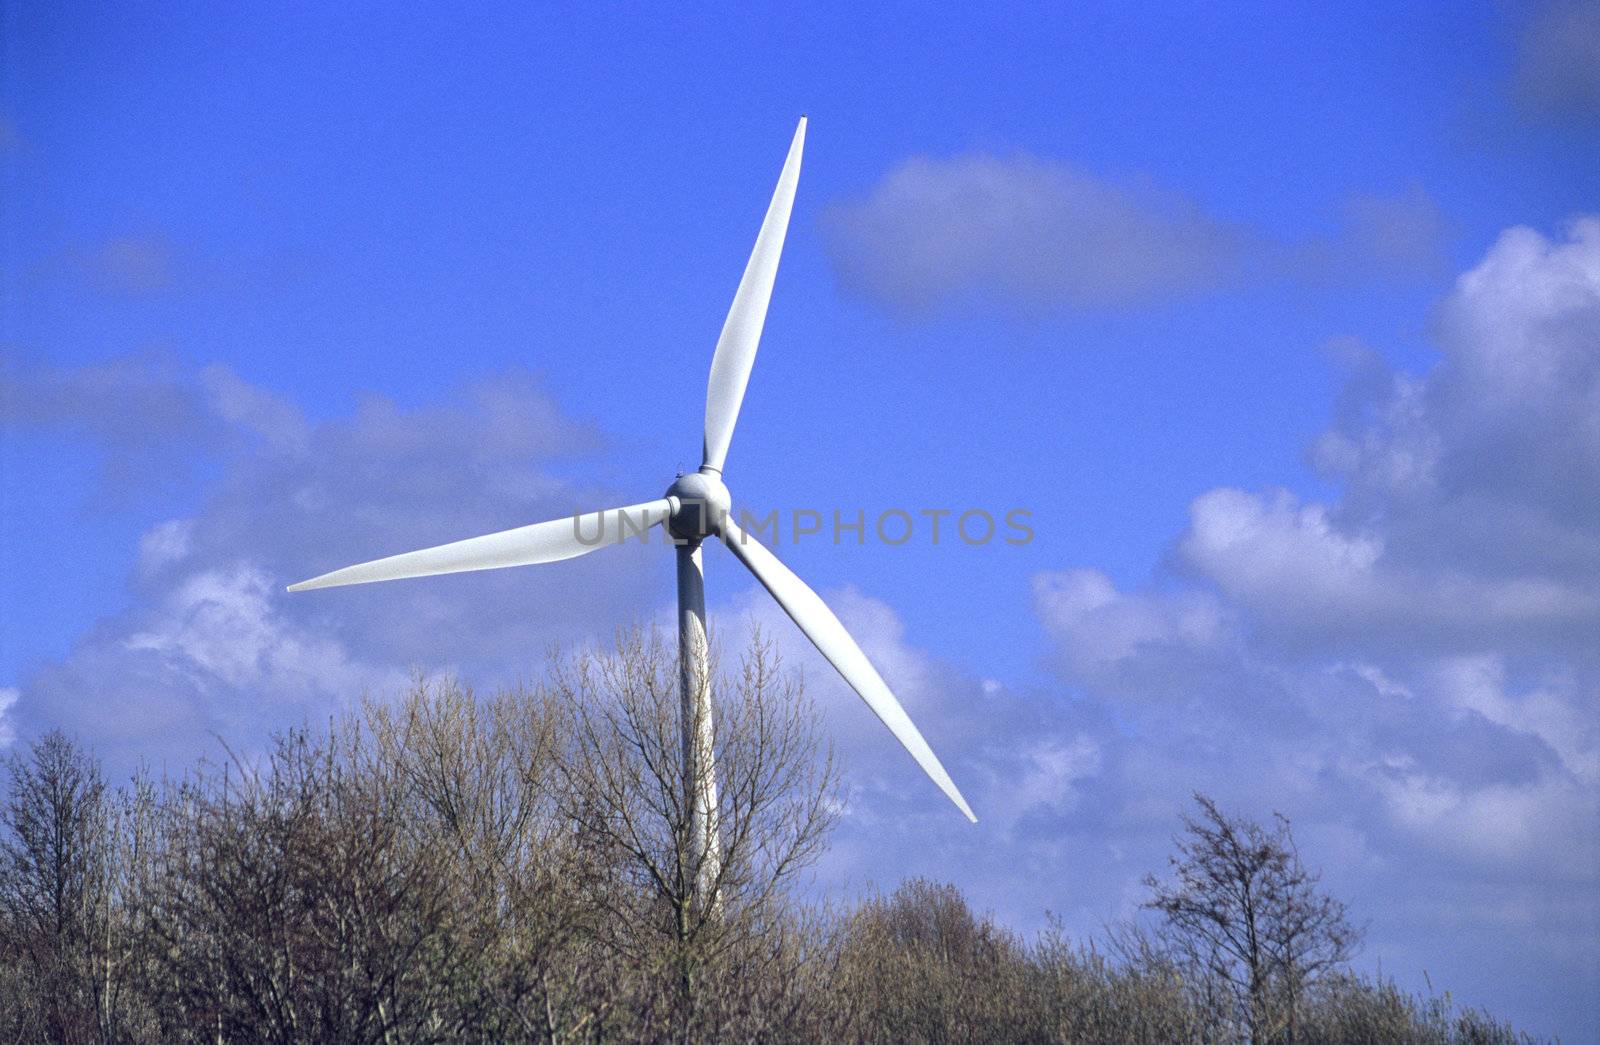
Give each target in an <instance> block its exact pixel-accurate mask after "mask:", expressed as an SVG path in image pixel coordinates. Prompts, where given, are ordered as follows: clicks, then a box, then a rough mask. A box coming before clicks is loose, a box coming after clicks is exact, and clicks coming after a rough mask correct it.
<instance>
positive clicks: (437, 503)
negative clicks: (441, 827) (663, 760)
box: [0, 356, 654, 768]
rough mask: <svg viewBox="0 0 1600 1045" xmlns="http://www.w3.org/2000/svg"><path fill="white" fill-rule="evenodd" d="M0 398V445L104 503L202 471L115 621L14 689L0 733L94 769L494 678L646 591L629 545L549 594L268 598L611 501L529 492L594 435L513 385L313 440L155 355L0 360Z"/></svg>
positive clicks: (464, 582) (236, 385)
mask: <svg viewBox="0 0 1600 1045" xmlns="http://www.w3.org/2000/svg"><path fill="white" fill-rule="evenodd" d="M0 390H3V392H4V395H3V397H0V402H3V403H4V404H5V415H4V416H5V419H6V424H7V425H8V426H9V427H10V428H11V430H14V431H22V430H28V431H48V432H54V433H57V434H68V435H71V436H73V437H75V438H78V439H81V440H83V441H85V442H87V443H89V444H90V445H92V446H95V447H98V448H99V449H100V450H101V451H102V453H103V454H104V456H105V459H106V461H107V471H106V480H107V483H108V484H109V485H110V486H111V487H114V488H116V489H118V490H121V491H123V492H128V491H130V490H134V489H139V488H140V487H139V483H140V482H141V481H142V479H143V477H144V476H146V475H149V474H154V473H157V472H161V473H163V474H169V473H170V472H171V471H172V466H173V462H174V461H175V460H184V459H188V460H190V461H194V462H204V464H205V466H206V474H207V477H208V478H207V485H206V488H205V494H204V496H203V498H202V499H201V501H200V505H199V508H198V509H197V510H196V511H195V512H194V513H193V514H192V515H188V516H186V517H183V518H176V519H168V520H165V521H162V522H160V523H158V524H156V525H153V526H151V527H150V528H149V529H148V530H147V531H146V532H145V533H144V535H143V536H142V538H141V539H140V541H139V545H138V549H137V558H136V560H135V561H134V562H133V563H132V564H130V565H131V569H130V577H129V584H130V586H131V589H132V594H133V600H132V604H131V606H130V607H129V608H128V609H126V610H124V611H122V612H121V613H119V614H117V615H115V616H113V617H111V618H110V619H108V620H105V621H103V622H102V623H101V624H100V625H99V626H97V627H96V628H95V629H93V630H92V631H90V632H89V633H87V634H86V635H84V636H83V637H82V638H80V639H79V641H78V642H77V644H76V646H75V647H74V648H73V650H72V651H71V652H70V653H69V654H67V655H66V656H65V657H64V658H62V659H60V660H58V661H54V662H48V663H45V664H42V665H40V666H38V667H36V668H35V669H33V670H32V671H31V673H30V674H28V675H27V676H26V677H24V678H22V679H20V680H15V681H16V682H17V685H16V686H15V688H14V692H15V699H14V701H13V703H12V706H11V708H10V710H9V712H8V714H7V721H8V722H9V723H10V728H12V729H14V730H16V731H18V732H20V733H22V734H24V735H26V734H30V733H34V732H37V731H38V730H40V729H44V728H48V727H50V726H63V727H65V728H68V729H72V730H76V731H79V732H80V733H81V734H82V735H84V736H85V737H86V738H89V739H90V740H91V741H92V742H94V743H95V744H96V746H97V748H98V749H99V750H100V751H101V753H102V754H103V755H105V756H106V757H107V758H108V760H109V761H110V762H111V763H112V765H113V766H115V767H118V768H125V767H126V766H127V765H128V764H130V763H131V761H132V760H133V759H135V758H136V757H148V758H159V759H163V760H167V759H170V760H172V761H174V762H176V763H178V764H182V763H184V762H187V761H188V760H189V759H191V758H193V757H194V755H195V754H196V753H197V752H200V751H206V750H210V749H211V748H212V746H213V743H214V741H213V734H217V735H221V736H224V737H226V738H228V739H230V741H241V742H259V741H260V740H261V739H262V738H264V737H265V736H266V734H267V733H268V732H269V731H270V730H271V729H273V728H277V727H281V726H284V725H288V724H293V723H298V722H301V721H304V720H306V719H307V718H310V719H312V720H315V719H317V718H320V717H322V716H324V715H326V714H327V713H329V712H331V711H333V710H335V709H337V708H339V707H342V706H345V705H347V704H348V703H349V702H351V701H353V700H356V699H358V698H359V697H360V696H361V695H362V692H363V691H365V690H371V691H373V692H374V693H378V694H383V693H387V692H393V690H394V689H395V688H396V687H398V686H400V685H401V684H403V683H404V682H405V679H406V673H407V670H408V669H409V668H411V667H418V668H421V669H424V670H426V671H429V672H442V671H451V670H458V669H459V670H461V671H462V672H464V673H466V674H468V675H469V676H470V677H471V678H473V679H475V680H477V681H479V682H482V683H484V684H494V683H495V682H496V681H514V680H515V679H516V678H518V677H520V675H521V673H522V672H524V671H525V670H526V667H525V666H526V663H527V654H528V652H529V650H533V651H535V652H537V651H540V650H542V649H543V648H544V647H545V646H546V645H547V644H548V643H550V642H553V641H558V640H571V639H574V638H579V637H584V636H588V635H590V634H593V633H595V632H596V631H601V632H604V631H609V629H610V628H611V627H613V626H615V625H616V624H617V623H618V622H619V621H626V620H628V619H630V617H634V616H637V615H638V613H639V609H638V607H639V606H641V605H647V604H648V597H649V596H648V593H649V591H650V590H651V583H652V578H653V576H654V575H653V574H652V573H651V571H650V570H649V569H648V568H642V566H641V563H640V561H639V559H640V558H641V555H640V553H641V552H643V551H644V549H640V548H637V547H633V546H630V547H628V548H623V549H615V550H612V551H610V552H608V553H607V554H606V555H601V556H594V557H591V558H585V559H579V560H575V561H574V562H572V563H566V564H561V565H560V566H558V567H553V568H552V569H553V570H555V571H557V572H558V573H559V579H558V586H556V585H557V578H555V577H552V576H548V575H547V576H543V577H541V576H538V575H536V573H535V571H497V572H493V573H485V574H474V575H464V576H461V577H454V578H447V579H445V580H443V581H441V583H439V584H431V585H410V586H408V585H387V586H384V587H382V588H364V589H349V590H344V589H341V590H336V591H330V592H318V593H312V594H310V595H306V594H302V595H296V596H289V595H287V594H286V593H285V592H284V590H283V589H284V586H285V585H286V584H288V583H289V582H291V581H295V580H301V579H304V578H305V577H308V576H313V575H315V574H318V573H322V572H324V571H326V570H328V569H330V568H333V567H337V566H340V565H347V564H348V563H350V562H355V561H360V560H363V559H368V558H375V557H377V556H379V555H382V554H385V553H388V552H395V551H403V550H408V549H411V548H417V547H425V546H427V545H430V544H437V543H440V542H443V541H447V540H451V539H455V538H459V537H465V536H470V535H473V534H477V533H486V532H491V531H494V530H498V529H504V528H507V527H510V526H514V525H520V524H523V523H527V522H532V521H537V520H539V519H544V518H557V517H560V516H562V515H563V514H566V513H568V512H570V511H572V510H574V509H576V508H579V507H583V508H592V507H594V506H596V505H605V504H613V503H623V502H624V501H626V500H629V498H625V497H620V496H619V495H617V494H616V493H615V492H612V491H605V490H598V489H589V488H583V487H576V486H573V485H572V484H570V483H568V482H566V481H564V480H561V479H558V478H556V477H555V476H554V475H553V474H552V473H551V470H550V465H551V463H552V462H553V461H555V460H557V459H559V458H561V457H564V456H567V455H571V454H575V453H582V452H587V451H589V450H592V449H594V448H595V447H596V446H598V445H599V442H600V441H599V437H598V435H597V434H596V433H595V432H593V431H592V430H590V429H589V428H588V427H587V426H585V425H582V424H580V423H577V422H575V421H573V420H572V419H570V418H569V417H567V416H566V415H565V414H564V413H563V412H562V411H561V410H560V409H559V408H558V407H556V406H555V404H554V403H553V402H552V401H551V400H550V398H549V396H548V395H547V394H546V393H545V392H544V391H543V389H541V388H540V387H539V385H538V384H537V382H535V381H534V380H533V379H532V378H530V377H529V376H527V375H526V374H521V373H510V374H506V375H502V376H499V377H496V378H492V379H488V380H484V381H480V382H477V383H474V384H471V385H469V386H467V387H466V388H463V389H460V390H458V391H457V392H455V393H454V394H452V395H450V396H447V397H445V398H443V399H441V400H440V401H437V402H434V403H431V404H428V405H425V406H422V407H419V408H417V409H411V410H402V409H400V408H399V407H397V406H395V405H394V404H393V403H391V402H390V401H388V400H387V399H384V398H382V397H379V396H368V397H365V398H364V399H363V400H362V401H361V402H360V403H359V404H358V406H357V408H356V410H355V412H354V413H353V414H352V415H350V416H345V417H336V418H333V419H329V420H326V421H321V422H311V421H309V420H307V419H306V418H305V417H303V416H302V415H301V414H300V413H299V411H298V410H296V409H295V408H294V407H293V406H292V405H291V404H289V403H287V402H285V401H283V400H281V399H279V398H278V397H276V396H274V395H273V394H271V393H270V392H268V391H266V390H264V389H261V388H257V387H255V386H252V385H250V384H249V383H247V382H245V381H243V380H242V379H241V378H239V377H238V375H236V374H234V373H232V372H231V371H229V370H227V369H225V368H221V367H207V368H191V367H186V366H184V365H182V364H181V363H179V362H178V361H176V360H175V359H172V358H170V357H162V356H144V357H134V358H126V359H119V360H113V361H110V362H106V363H100V364H93V365H90V366H85V367H77V368H62V367H55V366H51V365H49V364H47V363H42V362H28V363H24V362H17V361H12V362H11V363H8V364H7V365H6V367H5V369H4V370H3V371H0ZM130 461H136V462H143V463H141V464H139V465H138V466H137V467H130V465H129V462H130ZM353 593H355V594H354V597H352V595H353ZM7 681H12V680H7Z"/></svg>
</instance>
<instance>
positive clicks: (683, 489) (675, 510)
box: [667, 470, 733, 541]
mask: <svg viewBox="0 0 1600 1045" xmlns="http://www.w3.org/2000/svg"><path fill="white" fill-rule="evenodd" d="M667 497H668V498H669V499H670V500H671V501H672V514H671V515H670V516H668V517H667V530H668V531H669V532H670V533H671V534H672V536H674V537H676V538H678V539H679V540H681V541H700V540H704V539H705V538H707V537H710V536H712V535H713V534H715V533H716V532H717V527H718V526H719V525H720V524H721V522H722V520H723V518H724V517H726V516H727V514H728V512H729V511H730V510H731V509H732V507H733V498H732V497H730V496H729V494H728V487H727V486H726V485H725V484H724V483H723V481H722V476H720V475H718V474H717V472H716V471H715V470H702V471H698V472H690V473H688V474H687V475H680V476H678V480H677V482H675V483H673V484H672V485H671V486H670V487H668V488H667Z"/></svg>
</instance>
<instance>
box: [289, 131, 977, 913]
mask: <svg viewBox="0 0 1600 1045" xmlns="http://www.w3.org/2000/svg"><path fill="white" fill-rule="evenodd" d="M805 136H806V119H805V117H804V116H802V117H801V118H800V124H799V126H798V127H796V128H795V132H794V140H793V142H792V143H791V144H790V146H789V155H788V158H787V159H786V160H785V161H784V164H783V172H782V173H781V174H780V175H779V176H778V187H777V189H776V191H774V192H773V194H772V202H771V204H770V205H768V207H767V215H766V218H765V220H763V221H762V223H761V232H760V234H759V235H758V236H757V237H756V245H755V250H754V251H752V252H751V254H750V261H749V262H748V263H747V264H746V265H745V270H744V277H743V278H742V279H741V280H740V281H739V289H738V291H737V292H736V293H735V294H734V296H733V306H732V307H731V308H730V309H729V310H728V318H727V320H726V321H724V323H723V325H722V335H721V336H720V337H719V338H718V339H717V350H716V354H715V355H714V356H712V359H711V380H710V382H709V385H708V387H707V389H706V423H705V457H704V460H703V462H702V463H701V465H700V469H699V471H697V472H692V473H690V474H688V475H680V476H678V478H677V481H676V482H674V483H673V484H672V486H671V487H670V488H669V489H668V490H667V492H666V493H665V494H664V495H663V496H661V497H659V498H657V499H656V500H654V501H646V502H644V503H642V504H634V505H629V506H628V507H625V508H617V509H611V510H609V511H598V512H588V513H585V514H582V515H576V516H573V517H571V518H567V519H557V520H553V521H551V522H542V523H535V524H533V525H532V526H522V527H519V528H517V529H514V530H505V531H502V532H500V533H491V534H488V535H486V536H483V537H472V538H469V539H467V540H464V541H456V542H454V543H452V544H442V545H439V546H437V547H434V548H424V549H423V550H421V551H414V552H406V553H404V554H402V555H391V556H389V557H388V558H386V559H377V560H374V561H372V562H365V563H361V564H359V565H356V566H347V567H345V568H344V569H342V570H335V571H333V572H332V573H325V574H323V575H322V576H320V577H314V578H312V579H311V580H308V581H301V582H300V583H299V584H292V585H290V586H289V590H290V591H304V590H307V589H310V588H331V587H335V586H338V585H344V584H366V583H369V582H372V581H392V580H400V579H402V578H407V577H426V576H431V575H433V574H440V573H462V572H466V571H469V570H489V569H497V568H500V567H504V566H529V565H533V564H535V563H546V562H558V561H560V560H562V559H571V558H574V557H576V556H579V555H584V554H587V553H589V552H592V551H595V550H597V549H598V548H601V547H605V546H607V545H613V544H618V543H621V541H622V540H624V539H626V538H627V537H628V536H629V535H630V534H635V535H642V534H643V533H644V532H646V531H647V530H648V528H649V527H652V526H656V525H665V526H666V528H667V531H668V532H669V533H670V534H671V535H672V537H673V538H674V543H675V544H676V550H677V556H678V655H679V683H680V687H681V695H682V729H683V752H684V790H685V805H686V808H687V809H689V810H690V827H691V841H690V845H691V853H690V857H691V860H692V863H691V866H692V867H696V868H698V873H697V874H696V876H695V877H696V882H697V885H698V886H699V887H701V889H702V892H701V894H700V895H702V896H703V895H705V891H704V890H705V888H706V885H707V883H713V882H715V881H716V880H717V876H718V872H719V868H720V863H721V852H720V844H719V840H718V828H717V791H716V787H717V785H716V767H715V765H714V764H713V761H712V751H713V748H712V744H713V738H714V733H713V724H712V708H711V693H710V686H709V684H708V674H709V670H710V669H709V664H708V647H707V642H706V606H705V568H704V564H703V562H702V558H701V546H702V543H703V542H704V541H705V540H706V538H708V537H717V538H719V539H721V541H722V543H723V544H725V545H727V547H728V549H729V550H730V551H732V552H733V554H734V556H735V557H736V558H738V560H739V561H740V562H742V563H744V565H745V568H747V569H748V570H749V571H750V572H751V573H753V574H755V577H756V580H758V581H760V582H761V584H762V585H763V586H764V587H765V588H766V589H767V591H769V592H770V593H771V594H772V597H773V598H774V599H776V600H777V601H778V605H780V606H782V607H783V609H784V611H785V612H786V613H788V615H789V616H790V617H791V618H793V620H794V622H795V624H797V625H799V627H800V630H801V631H802V632H804V633H805V635H806V637H807V638H809V639H810V640H811V641H812V643H814V644H815V645H816V647H817V649H818V650H819V651H820V652H821V653H822V655H823V656H824V657H826V658H827V659H828V661H829V662H830V663H831V664H832V665H833V666H834V668H836V669H837V670H838V672H839V674H840V675H842V676H844V680H845V681H846V682H848V683H849V684H850V687H851V688H852V689H854V690H855V691H856V693H858V694H859V695H860V696H861V699H862V700H864V701H866V703H867V706H868V707H869V708H871V709H872V710H873V712H874V713H875V714H876V715H877V716H878V718H879V719H881V720H882V721H883V724H884V725H886V726H888V727H889V731H890V732H891V733H893V734H894V735H895V739H897V740H899V741H900V743H901V744H903V745H904V746H905V749H906V750H907V751H909V752H910V753H911V757H912V758H914V759H916V760H917V764H918V765H920V766H921V767H922V769H923V771H924V772H926V773H927V774H928V776H929V777H931V778H932V779H933V782H934V783H935V784H937V785H938V786H939V789H940V790H942V791H943V792H944V793H945V794H946V795H947V796H948V797H949V798H950V801H952V802H954V803H955V804H956V807H957V808H958V809H960V810H961V812H962V813H964V814H965V815H966V817H967V819H968V820H971V821H972V822H974V823H976V822H977V817H975V816H973V814H972V809H971V807H970V806H968V805H967V803H966V800H965V799H963V798H962V797H961V792H960V791H959V790H957V789H956V785H955V783H954V782H953V781H952V780H951V779H950V774H948V773H946V772H945V769H944V766H943V765H941V764H940V763H939V759H938V756H936V755H935V754H934V753H933V750H932V749H931V748H929V747H928V742H927V741H925V740H924V739H923V738H922V733H921V732H920V731H919V730H918V729H917V727H916V726H915V725H914V724H913V723H912V721H911V719H910V718H909V717H908V716H907V715H906V712H905V709H904V708H902V707H901V706H900V702H899V701H898V700H896V699H895V696H894V694H893V693H892V692H890V690H889V687H888V685H887V684H885V683H884V681H883V677H882V676H881V675H879V674H878V672H877V669H875V668H874V667H873V666H872V663H871V662H870V661H868V660H867V656H866V654H865V653H863V652H862V651H861V647H860V646H858V645H857V644H856V641H855V640H854V639H852V638H851V637H850V633H849V632H847V631H846V630H845V628H844V625H843V624H841V623H840V622H839V618H838V617H836V616H835V615H834V613H833V611H832V610H830V609H829V608H828V606H827V604H826V603H824V602H823V601H822V599H821V598H819V597H818V596H817V593H816V592H814V591H812V590H811V589H810V588H809V587H808V586H807V585H806V583H805V582H804V581H802V580H801V579H800V578H799V577H797V576H795V575H794V573H793V572H792V571H790V569H789V568H788V567H787V566H785V565H784V564H783V563H782V562H780V561H779V560H778V558H777V556H775V555H773V554H772V552H771V551H769V550H767V548H765V547H764V546H762V545H761V544H760V543H758V542H757V541H755V540H753V539H752V538H751V537H750V536H749V535H748V534H746V533H745V532H744V531H743V530H741V529H740V528H739V526H738V524H737V523H735V522H734V521H733V519H732V517H731V515H730V507H731V505H732V499H731V497H730V495H729V493H728V487H727V486H726V485H725V484H724V483H723V481H722V470H723V464H724V462H725V461H726V459H727V456H728V446H729V444H730V443H731V442H732V440H733V426H734V423H735V422H736V421H737V420H738V419H739V405H740V403H741V402H743V400H744V390H745V385H746V384H747V383H748V382H749V380H750V367H751V365H752V364H753V363H754V362H755V358H756V346H757V344H758V343H759V342H760V340H761V328H762V325H763V324H764V323H765V322H766V317H767V303H768V301H769V300H770V299H771V297H772V283H773V280H774V278H775V277H776V276H777V274H778V256H779V255H780V254H781V253H782V252H783V238H784V234H785V233H786V232H787V231H788V227H789V212H790V210H791V209H792V207H793V205H794V193H795V186H796V184H797V183H798V182H799V179H800V153H801V150H802V148H803V146H804V144H805ZM607 516H611V517H612V518H613V519H614V520H615V522H616V529H615V531H614V532H612V533H611V534H610V536H609V537H607V536H606V517H607ZM588 535H597V536H588Z"/></svg>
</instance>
